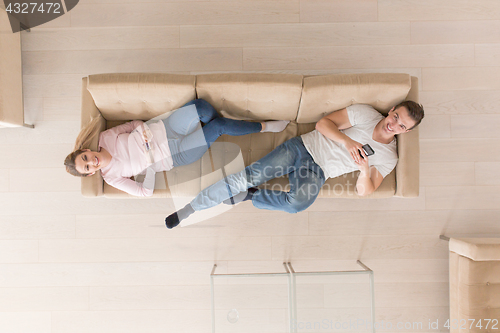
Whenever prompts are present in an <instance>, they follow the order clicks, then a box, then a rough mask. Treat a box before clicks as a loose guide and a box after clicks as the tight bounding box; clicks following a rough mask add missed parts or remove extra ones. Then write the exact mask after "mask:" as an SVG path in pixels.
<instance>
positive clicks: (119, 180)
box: [99, 120, 173, 196]
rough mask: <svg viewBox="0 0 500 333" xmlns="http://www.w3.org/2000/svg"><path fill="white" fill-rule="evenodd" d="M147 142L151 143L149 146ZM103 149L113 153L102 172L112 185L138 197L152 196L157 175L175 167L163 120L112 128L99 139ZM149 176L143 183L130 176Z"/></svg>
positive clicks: (137, 121) (134, 122)
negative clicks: (156, 173)
mask: <svg viewBox="0 0 500 333" xmlns="http://www.w3.org/2000/svg"><path fill="white" fill-rule="evenodd" d="M146 142H147V143H146ZM99 148H104V149H106V150H107V151H108V152H109V153H110V154H111V157H112V158H111V162H110V163H109V164H108V165H107V166H106V167H105V168H102V169H101V175H102V178H103V179H104V181H106V183H108V184H109V185H111V186H113V187H115V188H117V189H119V190H122V191H124V192H127V193H129V194H132V195H135V196H151V195H152V194H153V190H154V177H155V172H160V171H165V170H170V169H172V168H173V161H172V154H171V153H170V149H169V147H168V141H167V133H166V131H165V126H164V124H163V122H162V121H161V120H159V121H157V122H152V123H150V124H146V123H144V122H142V121H140V120H133V121H131V122H128V123H125V124H122V125H119V126H116V127H113V128H110V129H108V130H106V131H104V132H102V133H101V134H100V136H99ZM140 174H146V177H145V179H144V182H143V183H139V182H136V181H134V180H132V179H130V177H132V176H137V175H140Z"/></svg>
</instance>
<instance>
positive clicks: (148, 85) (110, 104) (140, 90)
mask: <svg viewBox="0 0 500 333" xmlns="http://www.w3.org/2000/svg"><path fill="white" fill-rule="evenodd" d="M87 89H88V91H89V92H90V94H91V95H92V97H93V99H94V102H95V105H96V106H97V108H98V109H99V111H100V112H101V114H102V116H103V117H104V118H105V119H106V120H108V121H109V120H131V119H142V120H149V119H151V118H154V117H156V116H158V115H160V114H163V113H165V112H168V111H172V110H175V109H178V108H180V107H181V106H183V105H184V104H186V103H187V102H189V101H191V100H193V99H195V98H196V91H195V76H194V75H179V74H163V73H143V74H139V73H116V74H97V75H89V77H88V84H87Z"/></svg>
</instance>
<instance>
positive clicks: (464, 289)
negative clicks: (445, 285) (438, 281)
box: [441, 236, 500, 333]
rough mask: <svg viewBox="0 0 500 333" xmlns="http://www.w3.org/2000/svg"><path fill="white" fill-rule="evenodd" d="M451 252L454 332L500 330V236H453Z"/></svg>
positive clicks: (451, 293)
mask: <svg viewBox="0 0 500 333" xmlns="http://www.w3.org/2000/svg"><path fill="white" fill-rule="evenodd" d="M441 238H445V239H446V237H443V236H442V237H441ZM449 251H450V257H449V260H450V332H451V333H458V332H461V333H468V332H498V330H499V329H500V322H499V320H500V238H450V239H449ZM485 319H491V320H495V319H496V325H495V322H494V321H490V322H489V326H488V327H486V325H487V323H488V320H485ZM479 320H481V322H479ZM471 326H472V327H471ZM480 326H482V327H480Z"/></svg>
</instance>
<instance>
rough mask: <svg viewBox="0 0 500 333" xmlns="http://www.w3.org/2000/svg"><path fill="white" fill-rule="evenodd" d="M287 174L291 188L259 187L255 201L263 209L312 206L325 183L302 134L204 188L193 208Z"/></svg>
mask: <svg viewBox="0 0 500 333" xmlns="http://www.w3.org/2000/svg"><path fill="white" fill-rule="evenodd" d="M284 175H288V179H289V181H290V191H288V192H285V191H284V189H270V190H268V189H265V190H261V189H259V190H258V191H257V192H255V193H254V194H253V197H252V203H253V205H254V206H255V207H257V208H261V209H270V210H281V211H285V212H288V213H297V212H300V211H303V210H305V209H306V208H307V207H309V206H310V205H312V203H313V202H314V200H316V198H317V197H318V194H319V191H320V189H321V186H323V184H324V183H325V181H326V179H325V174H324V172H323V170H322V169H321V167H320V166H319V165H317V164H316V163H315V162H314V160H313V158H312V157H311V155H310V154H309V152H308V151H307V149H306V148H305V147H304V144H303V142H302V139H301V138H300V137H295V138H292V139H290V140H288V141H286V142H284V143H283V144H281V145H280V146H278V147H276V148H275V149H274V150H273V151H272V152H270V153H269V154H267V155H266V156H264V157H263V158H261V159H260V160H258V161H257V162H255V163H253V164H251V165H249V166H248V167H246V168H245V169H244V170H242V171H240V172H238V173H235V174H232V175H229V176H227V177H226V178H224V179H222V180H220V181H218V182H217V183H215V184H213V185H211V186H209V187H207V188H206V189H204V190H203V191H201V192H200V193H199V194H198V195H197V196H196V197H195V198H194V199H193V200H192V201H191V206H192V207H193V209H194V210H196V211H198V210H203V209H207V208H210V207H214V206H216V205H218V204H220V203H221V202H223V201H224V200H227V199H229V198H230V197H233V196H235V195H236V194H238V193H241V192H246V191H247V189H248V188H250V187H254V186H258V185H260V184H263V183H264V182H266V181H268V180H271V179H273V178H277V177H281V176H284Z"/></svg>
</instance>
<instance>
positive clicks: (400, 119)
mask: <svg viewBox="0 0 500 333" xmlns="http://www.w3.org/2000/svg"><path fill="white" fill-rule="evenodd" d="M416 123H417V122H416V121H414V120H413V119H412V118H411V117H410V115H409V114H408V109H407V108H406V107H404V106H400V107H398V108H397V109H394V108H392V109H391V111H389V114H388V115H387V117H386V118H385V120H384V129H383V130H384V131H385V132H386V133H389V134H391V135H396V134H401V133H406V132H409V129H410V128H412V127H413V126H415V124H416Z"/></svg>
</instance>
